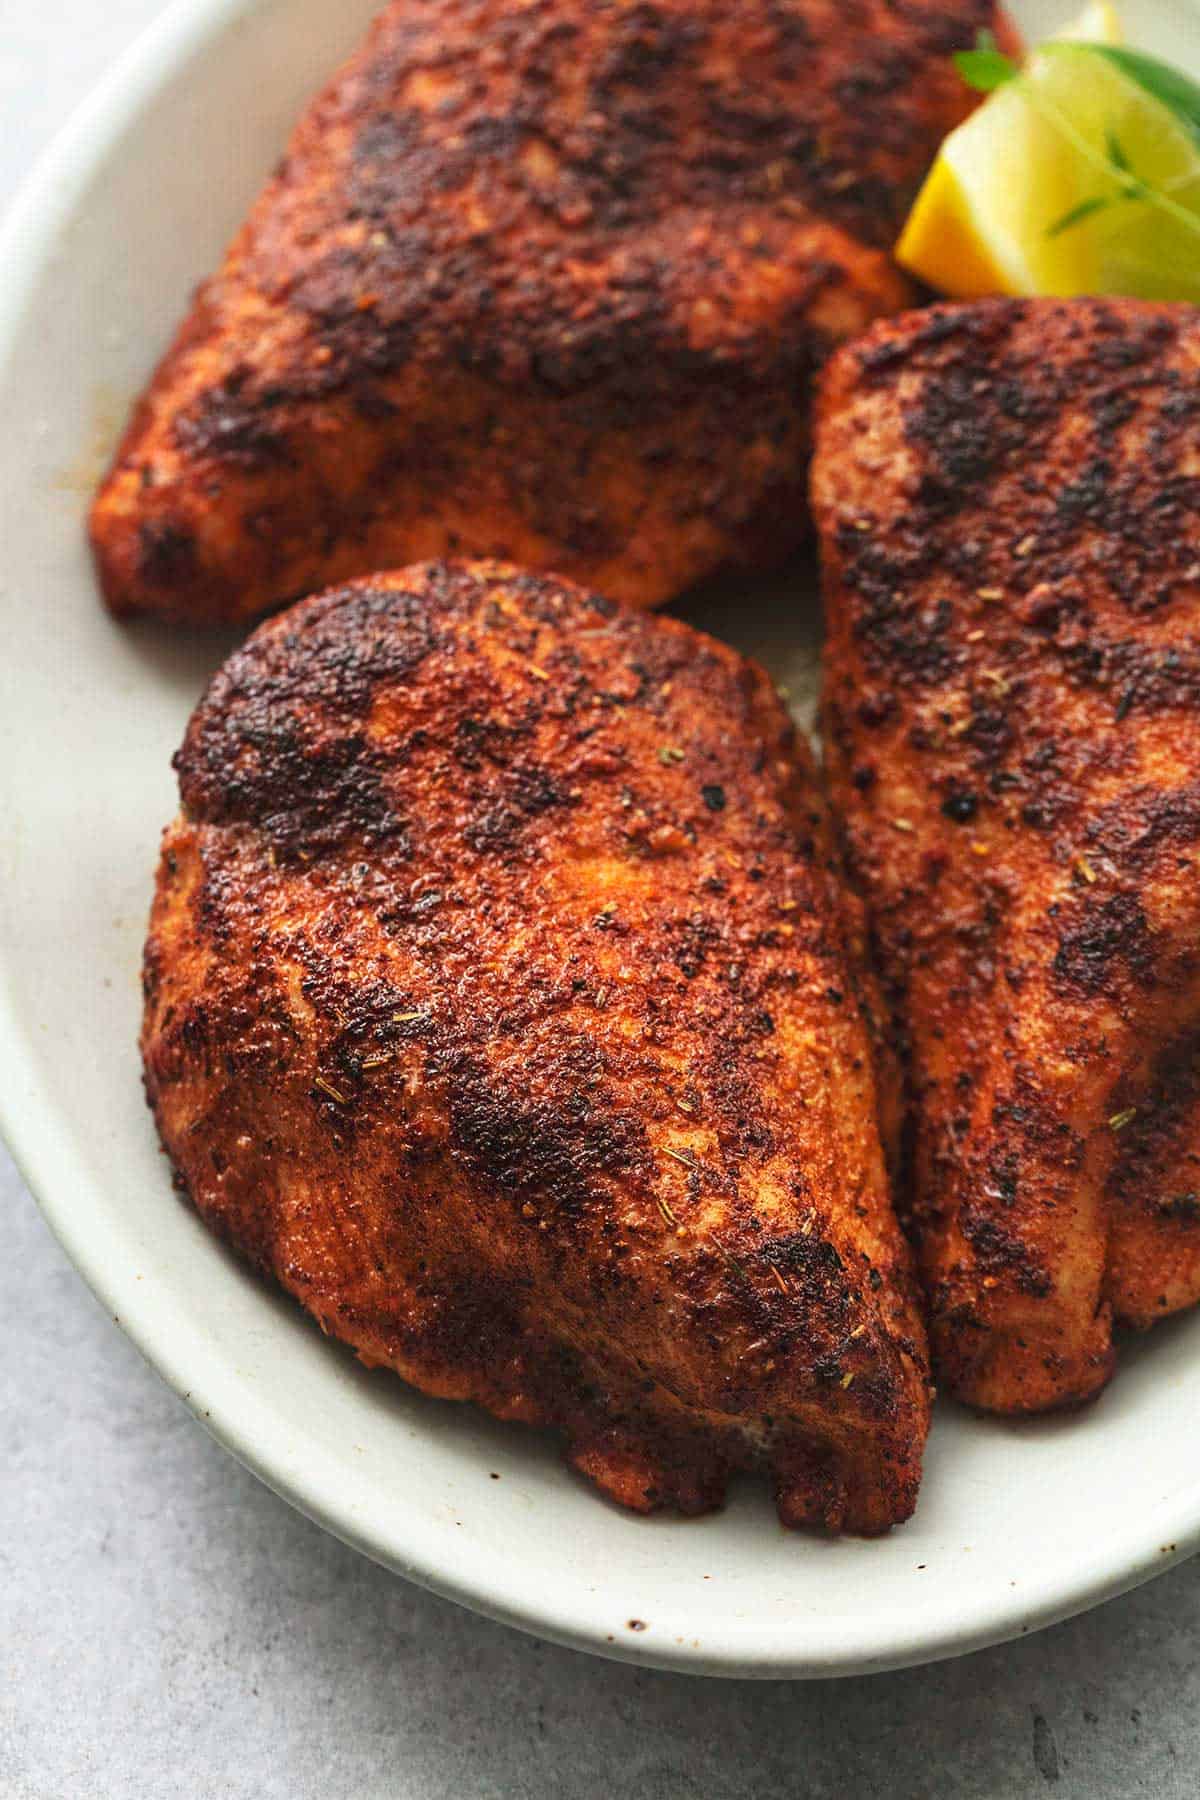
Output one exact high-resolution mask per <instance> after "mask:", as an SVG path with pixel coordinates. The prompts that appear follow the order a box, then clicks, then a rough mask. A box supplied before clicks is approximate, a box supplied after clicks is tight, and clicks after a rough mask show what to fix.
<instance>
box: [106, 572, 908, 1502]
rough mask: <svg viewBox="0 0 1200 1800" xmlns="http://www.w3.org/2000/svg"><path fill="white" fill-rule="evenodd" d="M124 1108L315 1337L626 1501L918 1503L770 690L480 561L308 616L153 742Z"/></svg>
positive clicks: (869, 1095) (847, 1083)
mask: <svg viewBox="0 0 1200 1800" xmlns="http://www.w3.org/2000/svg"><path fill="white" fill-rule="evenodd" d="M177 766H178V770H179V778H180V788H181V793H182V812H181V814H180V816H179V818H178V819H177V820H176V822H175V823H174V824H173V825H172V826H171V827H170V828H169V830H168V831H167V832H166V834H165V837H164V840H163V846H162V860H161V865H160V868H159V874H158V888H157V894H156V898H155V901H154V908H153V915H152V919H151V924H150V932H149V938H148V942H147V945H146V953H145V1023H144V1030H143V1037H142V1050H143V1056H144V1064H145V1075H146V1088H147V1093H148V1096H149V1100H150V1103H151V1105H152V1106H153V1109H154V1112H155V1116H156V1119H157V1122H158V1127H159V1131H160V1133H161V1136H162V1140H163V1143H164V1145H165V1147H166V1149H167V1151H168V1153H169V1154H170V1156H171V1158H172V1160H173V1163H174V1166H175V1169H176V1171H177V1177H178V1181H179V1184H180V1186H181V1187H182V1189H183V1190H184V1191H185V1192H186V1193H187V1194H188V1195H189V1196H190V1198H191V1200H192V1202H193V1203H194V1204H195V1206H196V1207H197V1208H198V1210H199V1211H200V1213H201V1214H202V1215H203V1217H204V1218H205V1219H206V1220H207V1221H208V1223H209V1224H210V1225H212V1226H213V1227H214V1228H215V1229H216V1230H217V1231H218V1232H220V1233H221V1234H222V1235H223V1236H224V1237H225V1238H227V1239H228V1240H229V1241H230V1242H232V1243H233V1244H234V1245H236V1246H237V1247H238V1248H239V1249H240V1250H241V1251H243V1252H244V1253H245V1254H246V1255H247V1256H248V1257H250V1258H251V1259H252V1261H253V1262H254V1263H256V1264H257V1265H258V1266H259V1267H260V1268H261V1269H263V1270H265V1271H268V1272H270V1273H272V1274H273V1275H275V1276H276V1277H277V1278H278V1280H279V1281H280V1282H282V1284H283V1285H284V1287H285V1288H287V1289H288V1290H289V1291H290V1292H291V1293H292V1294H294V1295H295V1296H296V1298H297V1299H299V1300H300V1301H301V1303H302V1304H303V1305H304V1306H305V1307H307V1308H308V1310H309V1311H310V1312H311V1313H312V1314H313V1316H314V1317H315V1318H316V1319H317V1321H318V1322H319V1323H320V1325H321V1326H322V1328H323V1329H324V1330H326V1331H327V1332H330V1333H332V1334H334V1335H335V1336H337V1337H339V1338H342V1339H344V1340H345V1341H346V1342H347V1343H349V1344H351V1345H352V1346H353V1347H354V1349H355V1350H356V1351H357V1352H358V1354H359V1355H360V1357H362V1359H363V1360H364V1361H365V1362H367V1363H369V1364H380V1365H386V1366H387V1367H389V1368H392V1369H394V1370H396V1371H397V1372H398V1373H399V1374H401V1375H402V1376H404V1378H405V1379H406V1380H407V1381H409V1382H411V1383H412V1384H413V1385H414V1386H416V1387H418V1388H421V1389H423V1390H424V1391H425V1392H427V1393H431V1394H436V1395H439V1396H443V1397H447V1398H453V1399H462V1400H472V1401H475V1402H477V1403H478V1404H479V1405H481V1406H483V1407H486V1408H487V1409H488V1410H490V1411H491V1412H493V1413H495V1414H497V1415H499V1416H500V1417H502V1418H509V1419H519V1420H525V1421H529V1422H532V1423H536V1424H541V1425H548V1426H551V1427H553V1428H555V1429H556V1430H557V1431H559V1432H560V1433H561V1434H563V1436H564V1437H565V1439H566V1441H567V1446H568V1454H569V1457H570V1460H571V1461H572V1463H573V1464H574V1465H575V1467H576V1468H578V1469H579V1470H581V1471H583V1473H585V1474H586V1475H588V1476H590V1477H591V1479H592V1480H593V1481H594V1482H596V1483H597V1484H598V1485H599V1486H600V1487H601V1488H602V1489H603V1490H604V1491H605V1492H606V1493H607V1494H609V1495H610V1496H611V1497H612V1498H614V1499H615V1500H618V1501H620V1502H621V1503H622V1504H624V1505H626V1506H630V1507H634V1508H636V1509H638V1510H640V1511H646V1510H650V1509H652V1508H654V1507H659V1506H671V1507H677V1508H679V1509H681V1510H682V1511H684V1512H696V1511H700V1510H702V1509H704V1508H707V1507H711V1506H713V1505H715V1504H717V1503H718V1502H719V1501H720V1499H721V1497H722V1494H723V1492H724V1487H725V1483H726V1479H727V1476H728V1475H729V1473H730V1472H731V1471H732V1470H734V1469H738V1468H743V1467H761V1468H764V1469H766V1470H768V1471H769V1472H770V1474H771V1477H772V1479H773V1482H774V1485H775V1490H776V1494H777V1499H778V1505H779V1510H780V1513H781V1515H782V1517H783V1519H784V1520H785V1522H786V1523H788V1524H790V1525H801V1524H816V1525H819V1526H822V1527H825V1528H828V1529H830V1530H835V1531H836V1530H840V1529H846V1530H854V1531H864V1532H875V1531H880V1530H883V1529H885V1528H886V1527H887V1526H888V1525H890V1524H892V1523H894V1522H895V1521H897V1520H900V1519H903V1518H905V1517H906V1516H907V1515H908V1513H909V1512H910V1511H911V1509H912V1506H913V1503H914V1499H915V1495H916V1489H917V1483H918V1479H919V1470H920V1460H921V1450H922V1445H923V1441H924V1437H925V1432H926V1428H927V1424H928V1412H929V1398H928V1393H929V1390H928V1367H927V1357H926V1351H925V1344H924V1336H923V1330H922V1325H921V1322H920V1318H919V1313H918V1308H917V1304H916V1297H915V1296H916V1289H915V1276H914V1275H913V1273H912V1270H911V1267H910V1260H909V1255H908V1250H907V1246H906V1244H905V1242H904V1240H903V1237H902V1235H901V1233H900V1230H899V1227H898V1225H897V1224H896V1221H895V1219H894V1216H893V1214H892V1212H891V1207H890V1200H889V1195H888V1190H887V1182H886V1176H885V1172H884V1165H883V1157H882V1150H881V1146H880V1142H879V1135H878V1130H877V1125H876V1116H875V1092H874V1084H873V1077H872V1072H871V1060H870V1055H869V1047H868V1042H867V1037H866V1030H865V1026H864V1022H863V1016H862V1012H861V1010H860V1006H859V1003H858V999H857V997H856V990H855V985H854V981H853V978H852V974H851V970H850V968H849V966H848V959H847V952H846V942H845V938H844V935H843V926H842V922H841V916H840V913H839V911H838V908H837V904H836V894H835V892H834V888H833V883H832V881H831V877H830V872H829V857H828V854H827V850H826V847H825V843H824V837H823V834H824V827H823V821H822V819H821V816H820V814H819V811H818V810H817V806H816V800H815V792H816V790H815V785H814V779H813V775H812V771H811V768H810V766H809V764H808V763H807V761H806V760H805V758H804V756H803V754H802V753H801V752H800V749H799V747H798V745H797V743H796V740H795V737H794V734H793V731H792V728H791V726H790V724H789V722H788V719H787V716H786V714H785V712H784V710H783V708H782V706H781V704H780V702H779V700H778V699H777V697H776V695H775V693H774V691H773V689H772V688H771V686H770V684H769V682H768V681H767V678H766V677H765V676H764V675H763V674H762V672H761V671H760V670H759V669H757V668H756V667H754V666H753V665H751V664H749V663H747V662H745V661H744V660H743V659H742V658H741V657H739V656H738V655H736V654H735V653H734V652H733V651H731V650H729V649H727V648H725V647H724V646H722V645H720V644H717V643H715V642H713V641H712V640H711V639H708V638H706V637H703V636H701V635H700V634H698V633H696V632H694V631H691V630H690V629H688V628H687V627H686V626H683V625H681V624H678V623H676V622H674V621H670V620H663V619H657V618H654V617H653V616H650V615H646V614H641V613H636V612H626V611H621V610H617V609H616V608H615V607H614V606H613V605H611V604H610V603H608V602H604V601H601V600H599V599H596V598H594V597H592V596H589V595H588V594H586V593H584V592H583V591H581V590H579V589H577V588H574V587H572V586H570V585H568V584H565V583H562V582H559V581H556V580H553V579H548V578H541V577H536V576H531V575H529V574H526V573H518V572H517V571H515V570H512V569H510V568H507V567H503V566H500V565H496V564H474V565H450V566H446V565H432V566H426V567H418V568H413V569H409V570H406V571H403V572H401V573H398V574H391V575H380V576H376V577H373V578H372V579H370V580H366V581H362V582H358V583H355V584H351V585H350V586H347V587H344V588H342V589H340V590H337V591H333V592H329V593H326V594H323V595H320V596H318V597H317V598H315V599H311V600H308V601H306V602H304V603H303V604H301V605H300V606H298V607H296V608H294V609H293V610H292V611H290V612H288V613H285V614H282V615H280V616H279V617H278V618H277V619H275V620H273V621H271V622H270V623H269V624H267V625H266V626H264V627H262V628H260V630H259V631H258V632H257V633H256V634H255V635H254V637H252V638H251V640H250V642H249V643H248V644H247V646H246V647H245V648H244V649H242V650H241V651H239V652H238V653H237V654H235V655H234V656H233V657H231V658H230V660H229V661H228V662H227V663H226V665H225V667H224V668H223V669H222V670H221V672H220V673H219V674H218V675H217V676H216V678H215V680H214V681H213V683H212V685H211V687H210V688H209V691H208V693H207V694H206V696H205V698H204V699H203V700H202V702H201V704H200V705H199V707H198V708H197V710H196V712H195V714H194V716H193V718H192V721H191V723H190V725H189V727H188V731H187V735H186V738H185V740H184V744H183V748H182V750H181V751H180V753H179V756H178V758H177Z"/></svg>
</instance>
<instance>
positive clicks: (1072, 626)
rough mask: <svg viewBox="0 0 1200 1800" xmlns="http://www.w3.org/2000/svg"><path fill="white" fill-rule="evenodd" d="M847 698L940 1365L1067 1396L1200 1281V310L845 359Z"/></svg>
mask: <svg viewBox="0 0 1200 1800" xmlns="http://www.w3.org/2000/svg"><path fill="white" fill-rule="evenodd" d="M813 501H814V508H815V511H816V514H817V519H818V525H819V528H820V533H821V538H822V544H823V550H824V555H825V585H826V602H827V615H828V617H827V623H828V631H829V640H828V649H827V659H828V660H827V665H826V679H827V686H826V723H827V733H828V755H829V765H830V774H831V781H832V789H833V795H834V798H835V801H836V805H837V807H838V808H839V809H840V812H841V815H842V817H843V819H844V821H845V835H846V840H847V847H848V855H849V861H850V865H851V870H852V874H853V877H854V879H855V881H856V883H857V885H858V886H859V888H860V890H861V892H862V894H863V895H864V897H865V899H866V902H867V906H868V911H869V914H870V919H871V926H872V929H873V933H874V940H875V947H876V950H877V954H878V958H879V962H880V966H881V968H882V972H883V975H884V978H885V980H886V982H887V984H888V987H889V990H890V995H891V998H892V1001H893V1003H894V1005H895V1009H896V1016H897V1019H898V1021H899V1023H900V1026H901V1028H902V1032H903V1034H904V1036H905V1039H906V1043H907V1051H908V1058H909V1061H908V1076H909V1088H910V1102H911V1108H912V1148H913V1162H912V1199H911V1205H912V1214H913V1223H914V1226H915V1231H916V1237H917V1241H918V1245H919V1252H920V1260H921V1262H922V1265H923V1272H924V1276H925V1281H926V1284H927V1288H928V1294H929V1300H930V1306H931V1312H932V1333H933V1340H934V1353H935V1361H936V1362H937V1364H938V1366H939V1368H940V1371H941V1373H942V1375H943V1376H944V1378H945V1379H946V1380H947V1381H948V1383H949V1385H950V1386H952V1387H953V1388H954V1389H955V1390H957V1392H958V1393H960V1394H961V1395H963V1396H964V1397H965V1398H966V1399H968V1400H971V1401H973V1402H976V1403H978V1404H981V1405H984V1406H988V1407H993V1408H996V1409H998V1410H1000V1411H1006V1412H1008V1411H1023V1410H1030V1409H1036V1408H1041V1407H1047V1406H1053V1405H1057V1404H1060V1403H1063V1402H1067V1401H1072V1400H1078V1399H1082V1398H1084V1397H1086V1396H1087V1395H1089V1394H1091V1393H1093V1392H1095V1391H1096V1390H1097V1389H1098V1388H1099V1387H1100V1386H1101V1385H1102V1384H1103V1383H1104V1382H1105V1381H1106V1380H1107V1378H1108V1376H1109V1374H1110V1372H1111V1369H1112V1363H1113V1349H1112V1326H1113V1322H1114V1319H1116V1320H1123V1321H1127V1322H1129V1323H1131V1324H1133V1325H1137V1326H1145V1325H1149V1324H1151V1323H1152V1322H1153V1321H1154V1320H1155V1319H1158V1318H1161V1317H1163V1316H1164V1315H1165V1314H1167V1313H1169V1312H1173V1311H1175V1310H1176V1309H1178V1308H1180V1307H1184V1306H1189V1305H1191V1304H1193V1303H1194V1301H1195V1300H1196V1299H1197V1297H1200V884H1198V881H1197V875H1198V856H1200V313H1198V312H1197V311H1196V310H1195V309H1192V308H1187V307H1176V308H1172V307H1167V306H1152V305H1147V304H1140V303H1137V302H1134V301H1101V300H1095V301H1093V300H1081V301H1073V302H1071V301H1068V302H1057V301H1040V302H1017V301H996V302H984V303H981V304H979V305H976V306H950V307H939V308H936V309H934V310H932V311H930V312H926V313H920V314H912V315H910V316H909V317H907V318H904V319H899V320H896V321H895V322H893V323H890V324H887V325H884V326H881V327H878V328H876V329H875V330H873V331H872V332H871V333H870V334H869V335H868V337H867V338H865V339H864V340H863V342H861V343H860V344H857V345H855V346H853V347H852V348H849V349H847V350H845V351H843V352H841V353H840V355H839V356H838V358H837V359H836V361H835V363H834V364H833V365H832V366H831V368H830V370H829V371H828V377H827V382H826V385H825V389H824V396H823V404H822V407H821V410H820V417H819V422H818V446H817V455H816V461H815V465H814V471H813Z"/></svg>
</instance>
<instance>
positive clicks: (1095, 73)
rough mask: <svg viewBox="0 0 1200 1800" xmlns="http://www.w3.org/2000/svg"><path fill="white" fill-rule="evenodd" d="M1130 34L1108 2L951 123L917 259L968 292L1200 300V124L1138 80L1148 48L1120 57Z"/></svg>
mask: <svg viewBox="0 0 1200 1800" xmlns="http://www.w3.org/2000/svg"><path fill="white" fill-rule="evenodd" d="M1120 38H1121V31H1120V23H1119V20H1118V18H1117V15H1116V12H1115V10H1114V8H1113V7H1112V6H1110V5H1107V4H1104V3H1102V0H1098V3H1097V4H1094V5H1092V6H1089V7H1088V9H1087V11H1086V12H1085V13H1084V14H1083V15H1082V16H1081V17H1080V18H1079V19H1078V20H1076V22H1075V24H1074V25H1073V26H1071V27H1070V28H1069V29H1068V30H1067V31H1065V32H1063V33H1062V34H1061V35H1060V36H1059V37H1058V38H1055V39H1051V40H1049V41H1048V42H1047V43H1045V44H1043V45H1041V46H1040V47H1039V49H1038V50H1036V51H1035V52H1034V53H1033V55H1032V56H1031V57H1030V58H1029V60H1028V61H1027V62H1026V64H1025V66H1024V68H1023V69H1022V71H1021V73H1020V77H1019V79H1016V80H1007V81H1004V82H1003V84H1002V85H999V86H997V87H996V88H995V91H994V92H992V93H991V94H989V95H988V98H987V99H986V100H985V101H984V103H983V105H982V106H980V107H978V108H977V109H976V111H975V112H974V113H972V115H971V117H970V118H969V119H967V121H966V122H965V123H964V124H963V125H960V126H959V128H958V129H957V131H954V132H952V133H951V134H950V136H949V137H948V138H947V139H946V141H945V143H944V144H943V145H942V148H941V151H940V152H939V155H938V158H937V161H936V162H935V164H934V166H933V168H932V170H931V171H930V174H929V177H928V179H927V181H926V183H925V186H924V187H923V188H922V190H921V193H920V194H919V196H918V198H917V202H916V205H915V206H914V207H913V210H912V213H911V214H910V216H909V220H908V223H907V225H906V226H905V228H904V232H903V235H902V236H901V239H900V242H899V244H898V245H897V249H896V256H897V259H898V261H900V262H901V263H902V264H903V265H904V266H905V268H907V269H910V270H911V271H912V272H913V273H914V274H916V275H919V276H920V277H921V279H922V280H923V281H926V282H928V283H929V285H930V286H931V287H935V288H938V289H940V290H941V291H942V292H943V293H946V294H952V295H955V296H956V297H958V298H962V299H974V298H977V297H978V296H980V295H984V294H1096V293H1108V294H1134V295H1138V296H1141V297H1142V298H1145V299H1164V300H1195V301H1200V134H1197V133H1196V131H1195V130H1194V129H1192V128H1190V126H1189V121H1188V119H1187V118H1185V117H1183V116H1181V115H1180V113H1179V112H1178V111H1177V110H1173V109H1172V107H1171V106H1169V105H1167V104H1164V102H1163V101H1162V100H1161V99H1159V98H1158V97H1156V95H1155V93H1153V92H1151V91H1149V89H1148V88H1147V87H1146V86H1145V85H1144V83H1143V81H1141V80H1139V79H1137V78H1136V74H1137V70H1138V65H1139V64H1141V65H1142V66H1148V65H1146V63H1145V59H1138V58H1136V57H1133V56H1131V55H1128V54H1126V53H1122V52H1121V51H1119V50H1118V51H1115V52H1114V53H1113V54H1112V55H1109V54H1108V51H1107V48H1106V47H1107V46H1113V45H1118V44H1119V43H1120ZM1153 68H1154V69H1155V70H1157V71H1158V72H1159V74H1160V75H1161V74H1164V73H1165V74H1166V75H1167V76H1171V74H1172V72H1171V71H1169V70H1167V71H1164V70H1163V66H1162V65H1157V64H1156V65H1153ZM1179 79H1180V80H1181V81H1183V80H1184V78H1179ZM1184 85H1186V82H1184ZM1151 191H1153V193H1154V195H1155V199H1154V200H1153V201H1151V200H1150V199H1147V198H1146V197H1145V196H1146V195H1147V194H1148V193H1149V192H1151Z"/></svg>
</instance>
